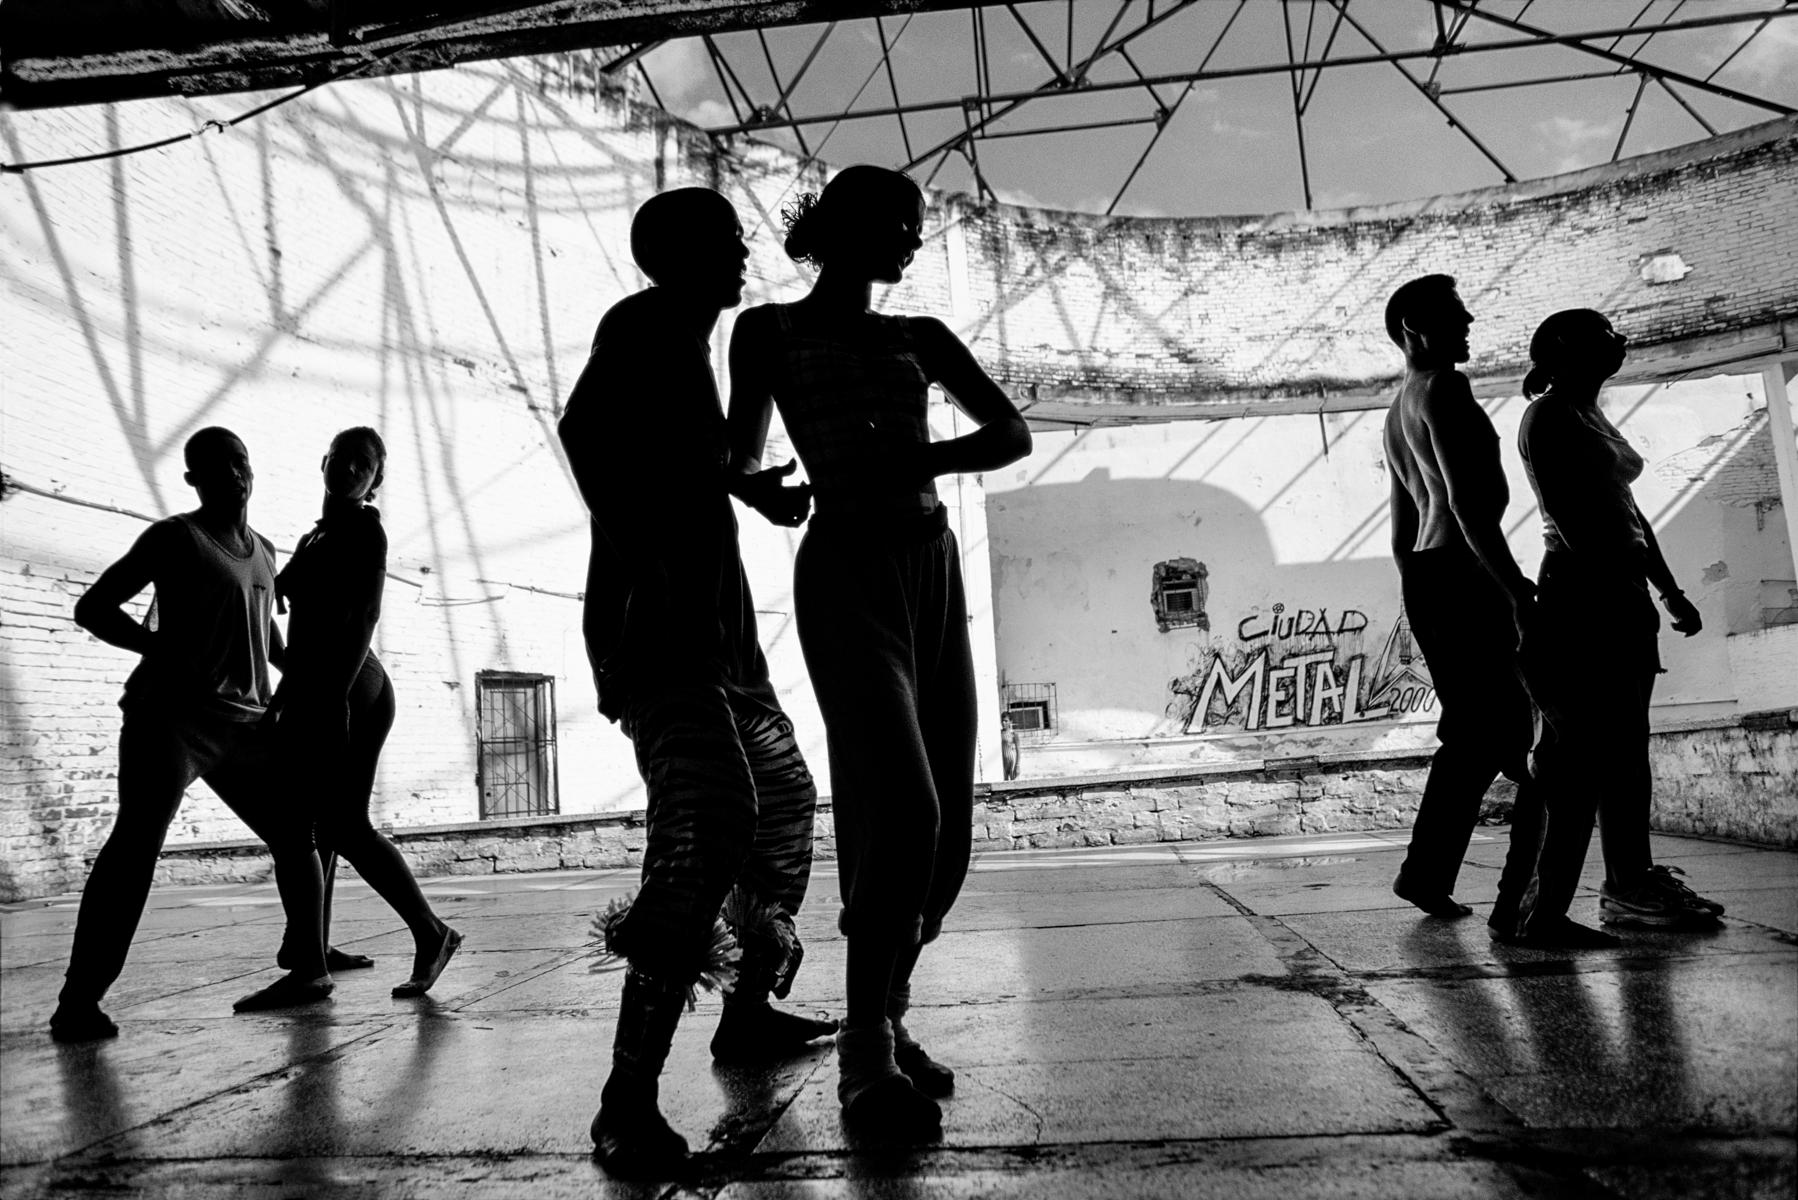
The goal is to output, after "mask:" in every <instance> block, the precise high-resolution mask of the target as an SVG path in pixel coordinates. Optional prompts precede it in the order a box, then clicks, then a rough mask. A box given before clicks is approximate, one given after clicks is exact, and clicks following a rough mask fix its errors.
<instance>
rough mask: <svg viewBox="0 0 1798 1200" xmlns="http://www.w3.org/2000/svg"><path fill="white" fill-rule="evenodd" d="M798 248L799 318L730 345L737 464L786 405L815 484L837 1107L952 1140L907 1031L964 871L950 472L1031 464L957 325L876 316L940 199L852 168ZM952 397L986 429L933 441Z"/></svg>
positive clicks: (962, 732)
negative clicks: (935, 397)
mask: <svg viewBox="0 0 1798 1200" xmlns="http://www.w3.org/2000/svg"><path fill="white" fill-rule="evenodd" d="M784 215H785V216H786V218H787V237H786V252H787V254H788V255H789V256H790V257H791V258H793V259H795V260H796V261H800V262H809V263H812V264H813V265H815V266H816V267H817V268H818V278H817V282H816V283H815V284H813V286H812V290H811V292H810V293H809V294H808V295H807V296H806V297H805V298H804V299H802V300H799V301H797V302H796V303H793V304H769V305H763V306H761V307H758V308H752V309H749V310H747V311H746V312H744V313H743V314H742V315H741V316H740V317H738V318H737V324H736V329H735V331H734V333H733V335H732V337H731V350H730V373H731V401H730V418H729V421H730V430H731V448H732V464H733V467H734V468H735V469H736V470H739V471H743V472H753V471H756V470H758V469H759V468H760V466H761V458H762V451H763V447H764V445H765V443H766V440H767V434H768V424H769V420H770V417H771V413H772V410H773V408H774V407H776V406H778V407H779V409H780V413H781V419H782V421H783V422H784V424H785V426H786V429H787V433H788V435H789V436H790V437H791V438H792V440H793V447H794V449H795V450H796V451H797V452H798V455H799V459H800V461H801V462H802V463H803V464H804V466H805V469H806V473H807V474H808V475H809V476H810V477H811V484H812V488H813V504H814V512H815V515H814V516H813V517H812V520H811V523H810V526H809V528H808V530H807V532H806V534H805V540H804V542H803V543H802V544H801V546H800V549H799V555H798V560H797V564H796V568H795V579H794V585H793V591H794V607H795V609H796V611H797V618H798V624H799V638H800V644H801V646H802V648H803V649H804V652H805V661H806V667H807V669H808V671H809V673H810V675H811V678H812V685H813V688H814V690H815V692H816V694H817V697H818V707H819V709H820V710H821V711H822V713H823V716H824V726H825V732H826V735H827V741H828V744H829V750H830V774H831V791H832V796H833V811H832V815H833V818H834V820H835V823H836V835H837V853H838V862H839V871H840V879H841V888H842V895H843V912H842V917H841V919H840V925H841V927H842V929H843V932H844V934H845V935H846V937H847V938H848V945H849V953H848V966H847V971H846V974H847V982H846V993H847V1001H848V1004H847V1008H848V1016H847V1020H846V1021H845V1023H844V1027H843V1029H842V1031H841V1032H840V1033H839V1034H838V1035H837V1062H838V1072H839V1074H838V1084H837V1095H838V1098H839V1099H840V1100H841V1102H842V1104H843V1115H844V1119H845V1121H846V1122H847V1123H848V1124H849V1125H850V1126H851V1128H853V1129H859V1130H863V1131H868V1132H877V1133H880V1134H881V1135H883V1136H886V1137H893V1138H897V1139H900V1140H906V1141H919V1140H925V1139H928V1138H930V1137H933V1136H936V1135H937V1134H938V1133H939V1132H940V1122H941V1117H942V1113H941V1109H939V1108H938V1106H937V1104H936V1102H935V1099H933V1098H935V1097H941V1096H945V1095H947V1094H948V1093H949V1092H950V1090H951V1089H952V1088H953V1087H954V1079H955V1076H954V1072H953V1071H951V1070H950V1069H949V1068H947V1067H945V1066H943V1065H941V1064H940V1063H937V1062H936V1061H934V1060H933V1059H932V1058H931V1057H930V1056H929V1055H928V1054H926V1053H925V1052H924V1049H923V1047H921V1046H920V1045H919V1044H918V1043H917V1041H916V1040H915V1039H914V1038H913V1037H912V1035H911V1033H910V1031H909V1030H908V1029H907V1028H906V1025H905V1022H904V1017H905V1013H906V1010H907V1008H908V1007H909V1005H910V1000H911V977H912V970H913V968H914V967H915V966H916V965H917V961H918V954H919V951H920V950H921V949H922V948H923V946H924V945H925V944H927V943H929V942H930V941H931V940H932V939H934V938H935V937H936V936H937V934H938V933H940V932H941V931H942V925H943V917H944V915H945V914H947V913H948V911H949V908H950V906H951V905H952V904H953V903H954V902H955V898H956V896H957V894H958V893H959V892H960V890H961V885H962V881H963V879H964V878H965V877H966V875H967V870H968V859H969V850H970V839H971V832H972V831H971V822H972V809H973V784H974V757H975V727H976V712H975V691H974V669H973V659H972V654H971V652H970V649H969V644H968V629H967V603H966V599H965V596H964V594H963V590H962V578H961V560H960V550H959V548H958V546H957V545H956V540H955V535H954V533H953V532H952V531H951V530H950V528H949V522H948V519H947V514H946V511H945V509H944V508H943V506H942V504H941V503H940V502H939V501H938V499H937V492H936V482H935V481H936V478H937V476H939V475H949V474H956V473H968V472H975V471H989V470H993V469H996V468H998V467H1002V466H1005V465H1007V464H1009V463H1013V462H1016V461H1017V460H1018V459H1020V458H1022V457H1024V456H1025V455H1026V454H1028V453H1029V452H1030V430H1029V427H1028V426H1027V425H1026V424H1025V423H1024V419H1023V417H1022V416H1020V415H1019V413H1018V410H1017V408H1016V407H1015V406H1014V405H1013V404H1012V402H1011V400H1010V399H1009V398H1008V397H1007V396H1006V395H1005V393H1004V392H1003V391H1002V390H1000V388H999V386H998V385H997V384H996V383H994V382H993V380H992V379H991V378H990V377H989V376H988V375H987V373H986V372H985V371H984V370H982V369H981V367H980V364H979V363H977V362H976V361H975V360H974V357H973V356H972V355H971V354H969V353H968V350H967V347H966V346H964V345H962V343H961V341H960V339H959V338H957V337H956V336H955V335H954V334H953V333H951V332H950V331H949V329H948V328H947V327H946V326H945V325H944V324H943V323H942V322H941V321H938V320H935V319H934V318H930V317H904V316H888V315H885V314H882V313H877V312H875V311H874V310H873V307H872V292H873V287H874V284H876V283H881V284H895V283H898V282H899V281H900V279H901V278H902V277H903V275H904V272H905V268H906V267H907V266H908V265H910V263H911V260H912V255H913V254H914V253H915V252H916V251H917V250H918V249H919V247H920V246H921V245H922V244H923V243H922V239H921V237H920V230H921V227H922V225H923V220H924V196H923V193H922V192H921V191H920V190H919V188H918V186H917V184H915V183H914V182H912V180H911V179H910V178H909V177H907V176H906V175H903V174H901V173H899V172H897V171H891V170H887V169H886V168H883V167H874V166H854V167H848V168H846V169H845V170H843V171H842V172H840V173H839V174H838V175H837V176H836V177H835V178H833V179H832V180H831V181H830V183H829V185H828V186H826V187H825V188H824V190H823V192H822V193H821V194H819V195H816V196H812V195H807V196H804V197H802V198H801V199H800V201H799V203H798V204H796V205H794V206H793V207H792V208H791V209H790V210H788V211H787V213H786V214H784ZM932 384H937V385H939V386H941V387H942V388H943V390H944V391H945V392H947V393H948V394H949V396H950V398H951V399H952V400H953V401H954V402H955V404H956V405H957V406H958V407H959V408H960V409H961V410H962V411H963V412H965V413H966V414H967V415H968V416H970V417H971V418H973V420H974V421H975V422H976V423H977V424H978V425H979V426H980V428H979V429H977V430H975V431H974V432H972V433H969V434H966V435H964V436H962V437H958V438H953V439H950V440H947V441H940V442H932V441H931V440H930V433H929V429H928V427H927V426H926V423H925V405H926V400H927V397H928V392H929V388H930V386H931V385H932Z"/></svg>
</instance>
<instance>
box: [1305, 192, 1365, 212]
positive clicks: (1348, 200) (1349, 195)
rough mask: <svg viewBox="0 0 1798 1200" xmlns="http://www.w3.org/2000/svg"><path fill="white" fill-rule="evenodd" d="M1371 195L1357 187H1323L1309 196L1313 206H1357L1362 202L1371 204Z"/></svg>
mask: <svg viewBox="0 0 1798 1200" xmlns="http://www.w3.org/2000/svg"><path fill="white" fill-rule="evenodd" d="M1373 202H1374V200H1373V196H1372V195H1371V194H1370V193H1368V192H1363V191H1361V190H1359V189H1358V188H1342V189H1335V188H1323V189H1321V190H1319V191H1317V192H1314V193H1313V194H1312V196H1311V207H1313V208H1358V207H1360V206H1361V205H1363V204H1372V203H1373Z"/></svg>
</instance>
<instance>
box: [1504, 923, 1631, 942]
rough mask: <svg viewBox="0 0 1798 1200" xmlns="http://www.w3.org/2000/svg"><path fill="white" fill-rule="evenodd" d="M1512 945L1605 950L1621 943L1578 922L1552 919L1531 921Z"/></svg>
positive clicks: (1600, 931)
mask: <svg viewBox="0 0 1798 1200" xmlns="http://www.w3.org/2000/svg"><path fill="white" fill-rule="evenodd" d="M1512 944H1513V945H1517V946H1528V947H1530V948H1531V949H1532V950H1605V949H1609V948H1610V947H1612V946H1621V945H1622V944H1623V943H1622V942H1620V941H1618V940H1617V939H1616V938H1614V937H1612V936H1611V935H1610V934H1608V933H1605V932H1603V931H1602V930H1598V929H1592V928H1590V927H1589V926H1585V925H1581V924H1580V923H1579V922H1578V921H1570V920H1568V919H1567V918H1566V917H1553V918H1550V919H1549V920H1547V921H1531V922H1530V923H1529V924H1528V925H1527V926H1525V927H1524V930H1523V933H1522V934H1521V935H1520V936H1519V937H1517V938H1516V939H1514V940H1513V941H1512Z"/></svg>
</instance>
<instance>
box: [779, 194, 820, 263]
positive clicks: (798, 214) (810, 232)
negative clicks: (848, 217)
mask: <svg viewBox="0 0 1798 1200" xmlns="http://www.w3.org/2000/svg"><path fill="white" fill-rule="evenodd" d="M780 219H781V223H782V224H783V225H785V226H786V230H787V236H786V240H785V241H784V242H782V243H781V246H782V248H783V249H785V250H786V252H787V257H788V258H790V259H792V260H793V261H794V262H810V263H816V262H817V261H818V249H819V243H820V242H821V241H822V240H823V236H822V234H823V230H822V226H823V224H824V219H823V217H822V216H821V215H820V214H819V212H818V193H816V192H802V193H800V196H799V199H797V200H795V201H793V203H791V204H789V205H787V206H786V207H785V208H783V209H781V210H780Z"/></svg>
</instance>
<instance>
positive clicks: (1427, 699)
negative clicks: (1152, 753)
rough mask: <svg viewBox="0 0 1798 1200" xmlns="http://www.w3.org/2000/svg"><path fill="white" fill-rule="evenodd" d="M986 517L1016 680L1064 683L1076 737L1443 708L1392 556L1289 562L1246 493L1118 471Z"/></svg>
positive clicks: (1002, 631)
mask: <svg viewBox="0 0 1798 1200" xmlns="http://www.w3.org/2000/svg"><path fill="white" fill-rule="evenodd" d="M987 511H988V525H989V528H990V531H991V537H992V544H993V546H994V547H995V553H994V558H993V575H994V589H993V590H994V607H995V613H996V621H997V627H998V647H999V662H1000V666H1001V670H1002V672H1003V673H1004V675H1005V678H1006V679H1007V681H1008V682H1023V681H1040V682H1053V683H1055V684H1056V686H1057V689H1058V692H1059V707H1060V711H1061V714H1062V727H1061V729H1060V730H1059V731H1058V732H1059V733H1061V734H1062V735H1063V736H1064V737H1066V738H1071V739H1076V740H1087V739H1091V740H1103V739H1111V738H1142V737H1153V736H1169V735H1179V734H1185V733H1201V732H1213V731H1230V732H1251V733H1259V732H1265V731H1280V730H1284V729H1292V730H1294V731H1295V732H1298V731H1302V730H1303V729H1304V728H1311V727H1320V726H1329V725H1341V724H1343V723H1353V722H1357V721H1365V720H1376V719H1380V720H1389V719H1393V718H1396V717H1398V716H1401V715H1405V713H1406V712H1408V711H1412V710H1415V711H1418V712H1419V713H1420V714H1428V713H1429V712H1430V710H1431V709H1433V705H1434V698H1433V693H1432V692H1430V690H1429V681H1428V675H1427V673H1425V672H1423V671H1422V660H1421V658H1419V657H1417V656H1416V655H1415V653H1414V651H1413V648H1412V647H1411V646H1410V643H1409V638H1408V636H1407V635H1406V630H1405V626H1404V623H1403V621H1402V619H1400V614H1399V612H1398V584H1397V575H1396V573H1395V572H1394V571H1393V568H1392V564H1391V562H1390V560H1388V559H1386V558H1384V557H1379V558H1371V559H1346V560H1336V561H1326V562H1301V563H1285V562H1280V561H1278V559H1277V557H1276V554H1275V550H1274V546H1273V542H1272V540H1271V538H1270V534H1269V529H1268V524H1267V522H1266V521H1265V519H1264V518H1263V516H1262V514H1261V513H1259V512H1257V511H1256V510H1255V509H1254V508H1253V507H1251V506H1250V505H1249V504H1248V503H1246V502H1245V501H1244V500H1243V499H1242V498H1241V497H1239V496H1238V495H1236V494H1235V493H1233V492H1231V491H1229V490H1226V489H1224V488H1221V487H1217V486H1213V485H1211V484H1207V483H1203V482H1198V481H1190V480H1170V479H1165V478H1161V479H1127V480H1120V479H1113V478H1112V477H1111V474H1110V472H1109V471H1108V470H1107V469H1105V468H1098V469H1096V470H1094V471H1092V472H1091V473H1089V474H1088V475H1087V476H1086V477H1085V478H1084V479H1082V480H1080V481H1079V482H1077V483H1054V484H1039V485H1035V486H1028V487H1023V488H1019V489H1017V490H1015V491H1009V492H995V493H994V494H992V495H991V496H989V498H988V502H987ZM1199 567H1202V568H1203V570H1202V572H1201V571H1200V570H1198V569H1197V568H1199ZM1201 583H1202V586H1198V585H1199V584H1201ZM1189 605H1190V606H1192V607H1188V606H1189ZM1162 626H1166V628H1162ZM1401 710H1403V711H1401Z"/></svg>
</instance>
